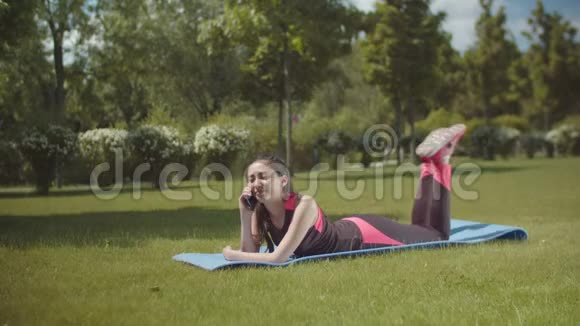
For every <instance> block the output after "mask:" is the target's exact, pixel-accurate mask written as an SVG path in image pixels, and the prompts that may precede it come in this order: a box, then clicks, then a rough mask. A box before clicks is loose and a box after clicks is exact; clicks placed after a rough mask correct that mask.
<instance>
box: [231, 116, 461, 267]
mask: <svg viewBox="0 0 580 326" xmlns="http://www.w3.org/2000/svg"><path fill="white" fill-rule="evenodd" d="M464 133H465V126H464V125H462V124H459V125H454V126H451V127H449V128H441V129H437V130H434V131H432V132H431V133H430V134H429V136H427V138H426V139H425V141H423V143H421V144H420V145H419V146H418V147H417V150H416V152H417V155H418V156H419V157H420V158H421V159H422V161H423V163H422V164H421V177H420V178H421V179H420V187H419V189H418V191H417V196H416V198H415V203H414V206H413V213H412V224H399V223H398V222H395V221H393V220H390V219H389V218H386V217H383V216H377V215H357V216H352V217H347V218H343V219H341V220H338V221H336V222H333V221H331V220H329V219H328V218H326V216H325V215H324V213H323V212H322V210H321V209H320V207H318V204H317V203H316V201H315V200H314V198H312V197H310V196H307V195H304V196H302V195H300V194H297V193H294V192H290V190H289V189H290V177H289V173H288V169H287V168H286V166H285V164H284V162H283V161H282V160H280V159H278V158H276V157H272V156H270V157H262V158H259V159H257V160H256V161H254V162H253V163H252V164H251V165H250V166H249V167H248V170H247V175H246V177H247V182H248V184H247V186H246V187H245V188H244V190H243V192H242V195H241V196H240V202H239V205H240V219H241V224H242V225H241V228H242V230H241V249H240V250H239V251H238V250H232V249H231V248H230V247H229V246H227V247H226V248H224V250H223V254H224V256H225V258H226V259H228V260H245V261H261V262H278V263H279V262H284V261H286V260H288V258H289V257H290V256H291V255H292V254H295V255H296V256H311V255H318V254H326V253H332V252H339V251H349V250H358V249H369V248H378V247H385V246H398V245H403V244H409V243H418V242H427V241H437V240H447V239H449V224H450V216H449V204H450V190H451V166H450V165H449V158H450V156H451V154H452V153H453V150H454V148H455V145H456V144H457V142H458V141H459V139H461V137H462V136H463V134H464ZM264 240H265V241H266V243H267V245H268V251H269V252H268V253H260V252H258V251H259V249H260V245H261V243H262V241H264ZM274 245H276V246H277V248H276V250H274Z"/></svg>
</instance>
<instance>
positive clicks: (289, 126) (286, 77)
mask: <svg viewBox="0 0 580 326" xmlns="http://www.w3.org/2000/svg"><path fill="white" fill-rule="evenodd" d="M288 60H289V51H288V38H287V37H286V35H285V36H284V57H283V59H282V64H283V67H284V73H283V77H282V79H283V83H284V107H285V108H286V165H287V166H288V170H289V171H290V174H293V169H292V105H291V103H290V101H291V99H290V77H289V76H290V72H289V68H288Z"/></svg>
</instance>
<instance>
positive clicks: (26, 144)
mask: <svg viewBox="0 0 580 326" xmlns="http://www.w3.org/2000/svg"><path fill="white" fill-rule="evenodd" d="M76 141H77V136H76V135H75V133H73V132H72V130H70V129H68V128H65V127H61V126H56V125H49V126H48V127H47V128H32V129H30V130H28V131H26V132H25V133H24V135H23V137H22V139H21V141H20V144H19V149H20V151H21V152H22V154H23V156H24V157H25V158H26V159H28V160H29V161H30V163H31V165H32V168H33V170H34V173H35V175H36V187H37V191H38V192H39V193H41V194H47V193H48V189H49V188H50V183H51V182H52V180H53V178H54V172H55V168H57V167H58V166H60V165H61V164H62V163H64V162H65V161H67V160H68V159H70V158H71V157H72V156H73V154H74V152H75V149H76V145H77V143H76Z"/></svg>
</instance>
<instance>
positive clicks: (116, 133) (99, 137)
mask: <svg viewBox="0 0 580 326" xmlns="http://www.w3.org/2000/svg"><path fill="white" fill-rule="evenodd" d="M128 134H129V133H128V132H127V131H126V130H123V129H113V128H99V129H92V130H87V131H85V132H83V133H80V134H79V135H78V147H79V153H80V154H81V157H82V158H83V159H85V160H86V161H88V162H91V163H96V164H98V163H101V162H112V161H114V159H115V150H117V149H119V150H121V151H122V152H123V153H124V154H125V155H126V153H128V142H127V138H128Z"/></svg>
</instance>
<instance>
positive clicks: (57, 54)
mask: <svg viewBox="0 0 580 326" xmlns="http://www.w3.org/2000/svg"><path fill="white" fill-rule="evenodd" d="M50 31H51V33H52V40H53V45H54V49H53V55H54V74H55V78H56V87H55V89H54V103H53V110H54V111H53V114H54V119H55V120H60V118H61V117H62V114H63V113H64V105H65V90H64V79H65V76H64V62H63V60H64V59H63V57H64V54H63V53H64V51H63V36H64V31H63V30H62V28H60V27H56V26H55V25H54V24H50Z"/></svg>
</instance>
